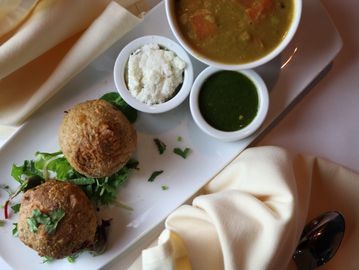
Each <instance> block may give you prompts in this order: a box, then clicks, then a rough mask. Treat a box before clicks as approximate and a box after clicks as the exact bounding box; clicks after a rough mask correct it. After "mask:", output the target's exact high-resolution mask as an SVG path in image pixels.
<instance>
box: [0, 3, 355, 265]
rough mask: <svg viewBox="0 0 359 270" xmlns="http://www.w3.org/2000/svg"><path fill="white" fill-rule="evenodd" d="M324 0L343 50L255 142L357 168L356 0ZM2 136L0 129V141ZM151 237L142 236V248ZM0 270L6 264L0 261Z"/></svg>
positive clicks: (128, 256) (122, 261)
mask: <svg viewBox="0 0 359 270" xmlns="http://www.w3.org/2000/svg"><path fill="white" fill-rule="evenodd" d="M313 1H318V0H313ZM152 2H153V1H152ZM322 3H323V5H324V6H325V8H326V9H327V10H328V13H329V14H330V16H331V17H332V20H333V22H334V24H335V25H336V27H337V29H338V31H339V33H340V35H341V37H342V39H343V48H342V50H341V52H340V53H339V54H338V56H337V57H336V58H335V59H334V61H333V62H332V63H331V65H330V66H329V67H328V68H327V69H326V70H325V71H324V72H323V73H322V74H321V75H320V76H319V77H318V79H317V80H315V81H314V82H313V83H312V84H311V85H310V87H309V88H308V93H307V94H306V95H305V96H304V97H303V98H302V99H301V100H300V101H298V103H297V104H296V105H295V106H294V107H293V108H292V110H290V111H289V112H288V113H287V114H286V115H285V116H284V117H283V118H282V119H280V120H279V122H278V123H277V124H276V125H275V126H274V127H273V128H272V129H270V130H269V131H268V132H266V134H264V136H262V137H261V138H260V139H259V140H258V141H257V142H256V143H255V145H257V146H262V145H277V146H282V147H286V148H288V149H292V150H294V151H297V152H301V153H307V154H312V155H316V156H321V157H324V158H327V159H329V160H331V161H334V162H336V163H339V164H342V165H343V166H345V167H347V168H350V169H352V170H354V171H356V172H359V143H357V140H358V138H359V121H358V120H357V119H358V117H359V105H358V101H359V89H358V87H359V34H358V33H357V29H356V26H357V25H359V16H358V15H357V11H358V10H359V1H353V0H341V1H337V0H323V1H322ZM323 46H325V42H323ZM5 136H6V134H5V131H2V129H0V139H1V138H4V137H5ZM0 143H1V140H0ZM157 231H158V229H157ZM154 234H156V230H155V231H154V233H153V235H154ZM150 238H151V236H149V237H148V238H147V239H144V240H143V242H142V246H143V245H145V244H147V243H149V241H150ZM140 249H141V245H139V246H138V247H134V249H133V250H131V251H129V253H128V254H125V257H124V258H120V259H119V260H118V261H117V262H116V265H117V266H115V265H113V266H112V267H110V268H111V269H122V267H119V265H122V266H124V265H126V263H128V262H129V261H131V259H132V258H134V256H135V255H136V254H137V252H138V251H139V250H140ZM0 269H4V270H5V269H8V268H6V267H5V266H3V265H2V263H1V262H0Z"/></svg>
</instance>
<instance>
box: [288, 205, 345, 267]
mask: <svg viewBox="0 0 359 270" xmlns="http://www.w3.org/2000/svg"><path fill="white" fill-rule="evenodd" d="M344 230H345V221H344V217H343V215H342V214H340V213H339V212H336V211H330V212H325V213H323V214H321V215H320V216H318V217H316V218H315V219H313V220H311V221H310V222H309V223H308V224H307V225H306V226H305V227H304V230H303V232H302V235H301V237H300V241H299V244H298V246H297V248H296V250H295V252H294V255H293V260H294V262H295V264H296V265H297V267H298V269H299V270H312V269H315V268H316V267H319V266H321V265H323V264H325V263H326V262H327V261H329V260H330V259H331V258H332V257H333V256H334V255H335V253H336V252H337V250H338V248H339V246H340V243H341V241H342V239H343V236H344Z"/></svg>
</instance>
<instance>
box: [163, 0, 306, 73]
mask: <svg viewBox="0 0 359 270" xmlns="http://www.w3.org/2000/svg"><path fill="white" fill-rule="evenodd" d="M174 2H175V0H165V4H166V16H167V21H168V23H169V25H170V28H171V30H172V33H173V34H174V36H175V37H176V39H177V40H178V41H179V43H180V44H181V45H182V46H183V47H184V48H185V49H186V50H187V51H188V52H189V53H190V54H191V55H192V56H193V57H194V58H196V59H197V60H199V61H201V62H202V63H204V64H207V65H209V66H214V67H217V68H220V69H226V70H239V69H252V68H255V67H258V66H261V65H263V64H265V63H267V62H269V61H270V60H272V59H273V58H275V57H276V56H277V55H279V54H280V53H281V52H282V51H283V50H284V49H285V47H286V46H287V45H288V44H289V42H290V41H291V40H292V38H293V36H294V34H295V33H296V31H297V29H298V26H299V22H300V18H301V15H302V0H294V14H293V20H292V23H291V25H290V27H289V29H288V32H287V33H286V35H285V37H284V38H283V40H282V41H281V42H280V43H279V44H278V45H277V47H276V48H275V49H273V50H272V51H271V52H269V53H268V54H266V55H264V56H262V57H260V58H258V59H256V60H253V61H250V62H246V63H238V64H227V63H222V62H220V61H215V60H212V59H210V58H209V57H206V56H204V55H202V54H200V53H198V52H197V51H196V50H194V49H193V48H192V46H191V45H190V44H189V43H188V42H187V41H186V39H185V38H184V37H183V34H182V33H181V30H180V29H179V27H178V25H177V22H176V19H175V18H174Z"/></svg>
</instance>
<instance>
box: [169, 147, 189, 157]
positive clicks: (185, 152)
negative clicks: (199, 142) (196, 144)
mask: <svg viewBox="0 0 359 270" xmlns="http://www.w3.org/2000/svg"><path fill="white" fill-rule="evenodd" d="M173 153H175V154H177V155H179V156H181V157H182V158H187V157H188V155H189V154H190V153H191V148H185V149H184V150H182V149H181V148H174V149H173Z"/></svg>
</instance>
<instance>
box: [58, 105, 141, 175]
mask: <svg viewBox="0 0 359 270" xmlns="http://www.w3.org/2000/svg"><path fill="white" fill-rule="evenodd" d="M59 140H60V147H61V149H62V151H63V153H64V155H65V157H66V158H67V160H68V161H69V162H70V164H71V166H72V167H73V168H74V169H75V170H76V171H78V172H80V173H82V174H84V175H86V176H87V177H105V176H110V175H112V174H113V173H115V172H117V171H118V170H119V169H121V168H122V167H123V166H124V165H125V164H126V163H127V162H128V160H129V159H130V157H131V155H132V153H133V151H134V149H135V148H136V144H137V136H136V131H135V129H134V128H133V126H132V125H131V123H130V122H129V121H128V120H127V118H126V117H125V116H124V115H123V114H122V112H121V111H119V110H117V109H116V108H115V107H114V106H112V105H111V104H110V103H108V102H107V101H104V100H90V101H87V102H84V103H80V104H77V105H76V106H74V107H73V108H72V109H71V110H70V111H69V112H68V113H67V114H66V115H65V117H64V120H63V122H62V124H61V127H60V136H59Z"/></svg>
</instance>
